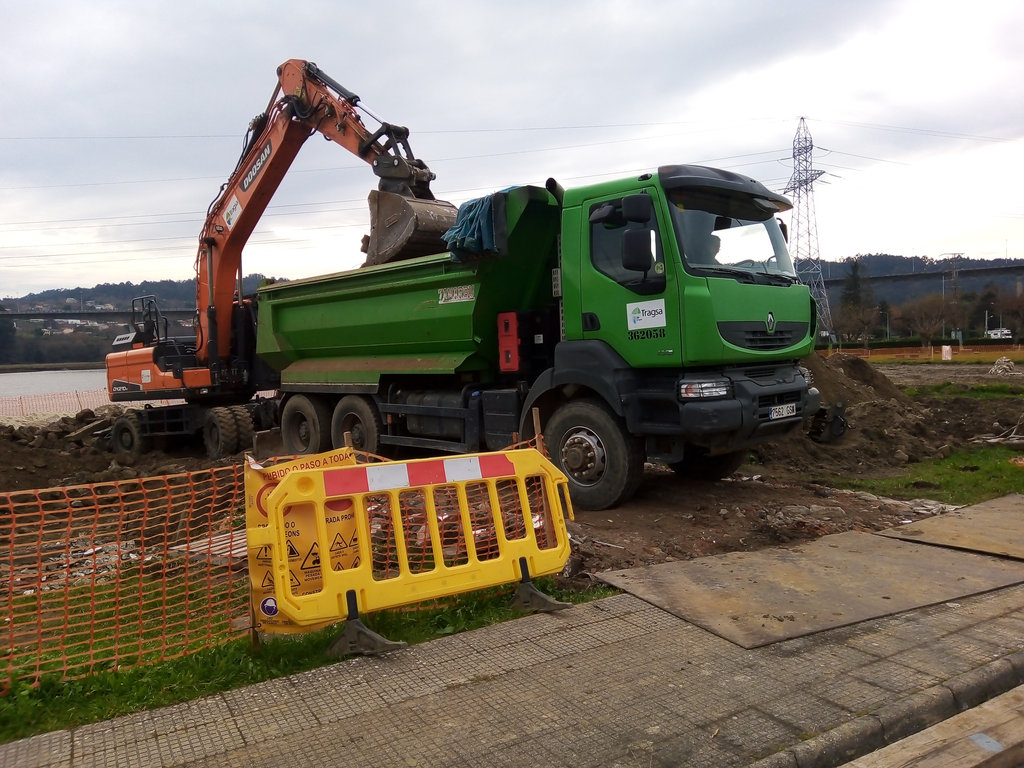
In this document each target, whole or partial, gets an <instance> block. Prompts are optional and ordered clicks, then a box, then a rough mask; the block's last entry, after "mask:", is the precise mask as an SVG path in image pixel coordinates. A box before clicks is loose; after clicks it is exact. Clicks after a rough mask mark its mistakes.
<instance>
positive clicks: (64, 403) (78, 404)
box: [0, 389, 275, 418]
mask: <svg viewBox="0 0 1024 768" xmlns="http://www.w3.org/2000/svg"><path fill="white" fill-rule="evenodd" d="M258 394H259V395H260V396H261V397H273V396H274V394H275V393H274V392H273V391H270V390H268V391H263V392H259V393H258ZM146 402H147V403H148V404H149V405H153V406H157V405H172V404H178V403H183V402H185V401H184V400H147V401H146ZM110 404H111V402H110V396H109V395H108V394H107V390H105V389H92V390H88V391H85V392H49V393H42V394H30V395H21V396H19V397H0V418H2V417H4V416H9V417H22V416H31V415H32V414H36V413H59V414H73V413H78V412H79V411H81V410H82V409H84V408H99V407H100V406H101V405H110ZM121 405H124V406H125V407H129V408H131V407H138V404H133V403H121Z"/></svg>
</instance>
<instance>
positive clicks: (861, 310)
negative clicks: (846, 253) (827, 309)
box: [836, 257, 878, 347]
mask: <svg viewBox="0 0 1024 768" xmlns="http://www.w3.org/2000/svg"><path fill="white" fill-rule="evenodd" d="M849 263H850V272H849V274H848V275H847V276H846V279H845V280H844V281H843V293H842V295H841V296H840V298H839V312H838V321H836V327H837V328H838V329H839V330H840V332H841V333H843V334H844V335H846V337H847V338H850V339H861V340H862V341H863V343H864V346H865V347H866V346H867V345H868V340H869V337H870V335H871V329H872V328H874V326H875V325H876V323H877V322H878V307H877V306H876V305H875V301H874V298H873V296H872V293H871V286H870V284H869V283H868V281H867V279H866V278H867V275H866V274H865V273H864V270H863V269H862V266H861V260H860V257H857V258H856V259H852V260H850V262H849Z"/></svg>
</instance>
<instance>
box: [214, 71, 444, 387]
mask: <svg viewBox="0 0 1024 768" xmlns="http://www.w3.org/2000/svg"><path fill="white" fill-rule="evenodd" d="M277 75H278V85H277V88H276V89H275V91H274V94H273V96H272V97H271V100H270V105H269V106H268V109H267V111H266V112H265V113H264V114H262V115H259V116H257V118H255V119H254V120H253V122H252V123H251V124H250V135H249V140H248V141H247V143H246V147H245V150H244V151H243V153H242V157H241V158H240V159H239V162H238V165H237V166H236V168H235V171H234V172H233V173H232V175H231V177H230V178H229V179H228V181H227V183H226V184H225V185H224V186H223V187H222V189H221V192H220V194H219V195H218V196H217V198H216V199H215V200H214V202H213V204H212V205H211V206H210V210H209V212H208V215H207V219H206V224H205V226H204V227H203V230H202V233H201V235H200V242H199V252H198V254H197V257H196V291H197V296H196V305H197V308H198V312H199V317H198V324H197V351H196V354H197V357H198V359H199V361H200V362H201V363H204V364H205V365H207V366H208V367H209V368H210V371H211V380H212V382H211V383H212V384H213V385H217V384H218V383H220V382H230V381H232V380H234V379H235V378H236V377H237V376H238V375H239V373H240V372H235V371H232V370H231V369H230V366H229V365H227V357H228V355H229V353H230V350H231V343H232V337H231V322H232V314H233V312H235V311H236V308H237V307H238V298H237V297H238V296H240V295H241V293H240V290H239V288H240V279H241V275H240V268H241V256H242V248H243V246H244V245H245V243H246V241H247V240H248V238H249V236H250V235H251V234H252V231H253V229H254V228H255V227H256V225H257V223H258V222H259V220H260V218H261V217H262V215H263V212H264V211H265V210H266V207H267V205H268V204H269V203H270V199H271V197H272V196H273V194H274V192H275V191H276V190H277V188H278V186H279V185H280V183H281V181H282V179H283V178H284V176H285V174H286V173H287V171H288V169H289V168H290V167H291V164H292V162H293V161H294V159H295V156H296V155H297V153H298V151H299V149H300V148H301V147H302V145H303V143H305V141H306V139H307V138H309V136H311V135H312V134H314V133H320V134H322V135H323V136H324V137H325V138H327V139H329V140H330V141H332V142H334V143H335V144H339V145H341V146H342V147H344V148H345V149H347V150H348V151H350V152H351V153H352V154H354V155H356V156H357V157H360V158H362V159H363V160H364V161H366V162H367V163H368V164H370V166H371V168H372V169H373V172H374V173H375V174H376V176H377V177H378V179H379V183H378V189H377V190H375V191H374V192H373V193H371V196H370V235H369V237H368V238H364V251H365V252H366V264H367V265H370V264H379V263H384V262H387V261H393V260H396V259H402V258H410V257H413V256H420V255H424V254H427V253H437V252H440V251H443V250H444V249H445V247H446V246H445V245H444V243H443V241H442V240H441V234H442V233H443V232H445V231H446V230H447V229H448V228H449V227H451V226H452V225H453V224H454V223H455V217H456V213H457V211H456V208H455V206H453V205H451V204H450V203H447V202H444V201H439V200H435V199H434V196H433V194H432V193H431V191H430V182H431V181H432V180H433V179H434V174H433V173H432V172H431V171H430V169H429V168H428V167H427V165H426V163H424V162H423V161H422V160H419V159H417V158H416V157H415V156H414V155H413V154H412V151H411V149H410V147H409V140H408V137H409V131H408V129H407V128H404V127H402V126H397V125H392V124H390V123H384V122H382V123H381V124H380V126H379V127H378V128H377V129H376V130H375V131H372V132H371V131H370V130H368V129H367V127H366V126H365V125H364V124H363V121H362V119H361V117H360V116H359V113H358V112H357V109H356V106H357V105H358V103H359V97H358V96H357V95H356V94H354V93H352V92H351V91H349V90H348V89H346V88H345V87H344V86H342V85H341V84H339V83H338V82H337V81H335V80H333V79H332V78H330V77H329V76H328V75H326V74H325V73H324V72H323V71H322V70H321V69H320V68H319V67H317V66H316V65H315V64H313V63H311V62H307V61H302V60H298V59H290V60H289V61H286V62H285V63H284V64H282V65H281V66H280V67H279V68H278V70H277Z"/></svg>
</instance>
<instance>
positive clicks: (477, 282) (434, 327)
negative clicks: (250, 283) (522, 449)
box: [256, 187, 559, 390]
mask: <svg viewBox="0 0 1024 768" xmlns="http://www.w3.org/2000/svg"><path fill="white" fill-rule="evenodd" d="M501 197H502V203H503V205H502V212H503V215H502V216H501V217H500V220H499V217H498V216H497V215H496V216H495V228H496V230H500V235H501V236H500V237H499V238H498V241H499V243H500V247H499V250H498V252H496V253H486V254H483V255H480V256H477V257H475V258H472V259H465V258H463V259H460V258H457V257H455V256H453V255H452V254H451V253H443V254H437V255H433V256H423V257H419V258H415V259H409V260H405V261H397V262H392V263H389V264H382V265H378V266H372V267H366V268H362V269H356V270H351V271H347V272H339V273H335V274H331V275H325V276H321V277H314V278H308V279H304V280H295V281H292V282H287V283H278V284H274V285H268V286H264V287H261V288H260V290H259V320H258V331H257V341H256V351H257V354H258V355H259V356H260V357H261V358H262V359H263V361H264V362H266V363H267V364H268V365H270V366H271V367H272V368H273V369H275V370H277V371H279V372H280V374H281V386H282V389H284V390H289V389H297V390H303V389H306V390H309V389H312V390H315V389H317V388H320V387H324V388H328V389H337V388H338V387H339V386H344V385H346V384H349V385H351V384H355V385H362V386H366V385H370V386H371V387H372V386H373V385H375V384H377V383H378V382H379V380H380V377H381V376H382V375H393V374H399V375H408V374H412V375H417V374H420V375H448V376H451V375H452V374H467V375H468V376H471V377H472V378H473V379H474V380H476V381H480V382H487V381H489V380H491V379H492V378H493V377H494V376H496V375H497V370H496V364H497V360H498V346H497V345H498V338H497V337H498V328H497V323H496V321H495V317H496V315H497V314H498V313H501V312H515V311H519V312H522V311H530V310H542V309H544V308H545V307H546V306H547V305H549V304H550V303H551V269H552V268H553V267H554V266H555V260H556V256H557V254H556V250H555V249H556V242H557V233H558V227H559V206H558V203H557V201H556V200H555V198H554V197H553V196H552V195H551V194H549V193H548V192H547V191H546V190H543V189H540V188H537V187H518V188H515V189H512V190H509V191H507V192H504V193H501Z"/></svg>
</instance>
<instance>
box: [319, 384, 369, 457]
mask: <svg viewBox="0 0 1024 768" xmlns="http://www.w3.org/2000/svg"><path fill="white" fill-rule="evenodd" d="M380 431H381V421H380V414H378V413H377V409H376V408H375V407H374V406H373V403H371V402H369V401H368V400H367V399H366V398H365V397H359V396H358V395H347V396H346V397H343V398H341V400H339V401H338V404H337V405H336V406H335V408H334V416H333V418H332V419H331V443H332V444H333V445H334V447H335V448H344V447H345V433H346V432H348V433H349V434H351V435H352V447H353V448H355V449H356V450H357V451H365V452H366V453H377V451H378V449H379V448H380Z"/></svg>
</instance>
